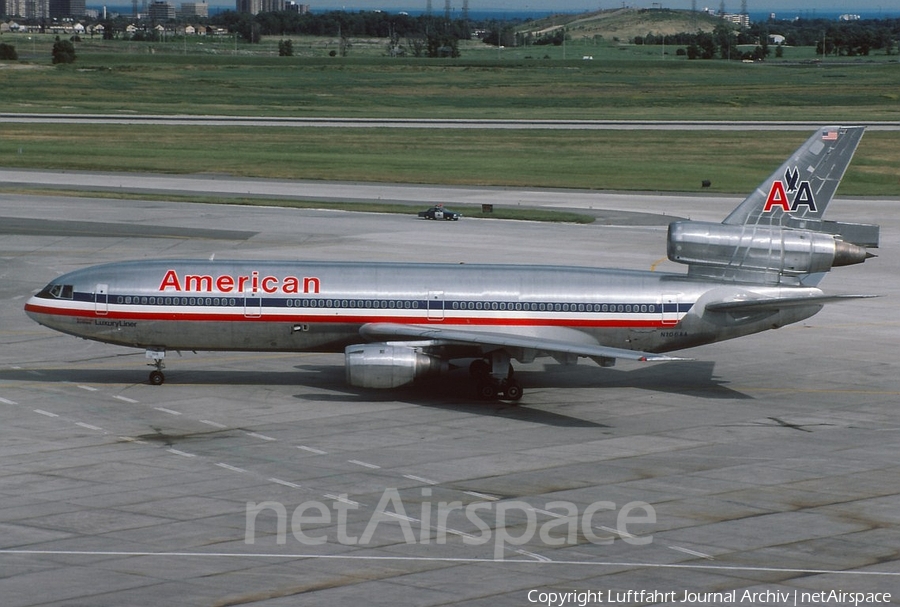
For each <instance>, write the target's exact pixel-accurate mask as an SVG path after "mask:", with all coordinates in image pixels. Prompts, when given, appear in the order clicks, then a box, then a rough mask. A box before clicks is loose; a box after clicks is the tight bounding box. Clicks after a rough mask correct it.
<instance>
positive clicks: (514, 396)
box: [503, 379, 522, 401]
mask: <svg viewBox="0 0 900 607" xmlns="http://www.w3.org/2000/svg"><path fill="white" fill-rule="evenodd" d="M503 394H504V396H506V398H507V399H508V400H513V401H515V400H519V399H520V398H522V384H520V383H519V382H517V381H516V380H514V379H510V380H509V381H507V382H506V388H505V389H504V391H503Z"/></svg>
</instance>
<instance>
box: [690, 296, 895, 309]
mask: <svg viewBox="0 0 900 607" xmlns="http://www.w3.org/2000/svg"><path fill="white" fill-rule="evenodd" d="M870 297H880V296H879V295H821V296H818V297H775V298H766V299H742V300H737V301H721V302H717V303H708V304H706V310H707V311H709V312H746V313H749V312H777V311H778V310H783V309H785V308H797V307H803V306H818V305H824V304H827V303H834V302H838V301H845V300H848V299H868V298H870Z"/></svg>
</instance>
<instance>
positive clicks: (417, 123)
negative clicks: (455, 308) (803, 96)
mask: <svg viewBox="0 0 900 607" xmlns="http://www.w3.org/2000/svg"><path fill="white" fill-rule="evenodd" d="M0 123H14V124H141V125H148V124H152V125H179V126H254V127H287V128H317V127H319V128H393V129H402V128H408V129H485V130H497V129H501V130H503V129H526V130H528V129H541V130H585V131H588V130H594V131H603V130H623V131H631V130H653V131H688V130H690V131H696V130H703V131H772V130H779V131H784V130H793V131H811V130H815V129H817V128H819V127H820V126H822V123H821V122H802V121H793V120H785V121H774V120H768V121H766V120H764V121H746V122H745V121H728V120H470V119H434V118H327V117H325V118H305V117H297V118H295V117H262V116H191V115H173V116H166V115H162V114H144V115H140V114H139V115H128V116H122V115H110V114H28V113H0ZM865 124H866V125H867V126H868V128H869V130H872V131H879V130H886V131H897V130H900V122H897V121H876V122H866V123H865Z"/></svg>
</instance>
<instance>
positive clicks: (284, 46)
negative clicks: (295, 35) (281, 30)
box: [278, 40, 294, 57]
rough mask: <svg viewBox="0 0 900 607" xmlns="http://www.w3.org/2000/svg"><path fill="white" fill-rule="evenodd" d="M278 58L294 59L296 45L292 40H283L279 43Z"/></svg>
mask: <svg viewBox="0 0 900 607" xmlns="http://www.w3.org/2000/svg"><path fill="white" fill-rule="evenodd" d="M278 56H279V57H293V56H294V43H293V42H291V41H290V40H281V41H280V42H279V43H278Z"/></svg>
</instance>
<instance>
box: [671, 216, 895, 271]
mask: <svg viewBox="0 0 900 607" xmlns="http://www.w3.org/2000/svg"><path fill="white" fill-rule="evenodd" d="M820 223H821V222H820ZM841 225H842V224H838V223H837V222H830V223H829V228H830V229H831V230H832V233H825V232H822V231H817V230H815V229H798V228H790V227H781V226H777V225H760V224H742V225H730V224H723V223H706V222H699V221H679V222H675V223H672V224H670V225H669V235H668V247H667V248H668V256H669V259H670V260H672V261H675V262H678V263H684V264H687V265H688V266H689V270H688V273H689V275H691V276H703V277H709V278H715V279H718V280H731V281H735V282H754V283H767V284H779V283H786V284H797V283H798V282H799V281H800V279H801V278H802V277H803V276H806V275H809V274H819V273H823V272H828V271H829V270H831V268H833V267H838V266H847V265H853V264H857V263H862V262H864V261H865V260H866V259H868V258H869V257H872V256H873V255H872V254H871V253H869V252H868V251H866V249H865V246H861V245H859V244H854V243H852V242H848V241H845V240H842V239H841V238H840V230H841ZM847 225H848V226H849V225H850V224H847ZM815 227H819V226H818V224H817V225H816V226H815ZM856 228H857V229H858V230H859V233H860V234H864V235H865V238H867V239H868V240H869V241H871V240H872V238H873V234H872V231H871V229H867V228H874V229H875V233H874V239H875V245H876V246H877V226H856ZM866 244H868V245H869V246H871V242H864V243H863V245H866Z"/></svg>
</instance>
